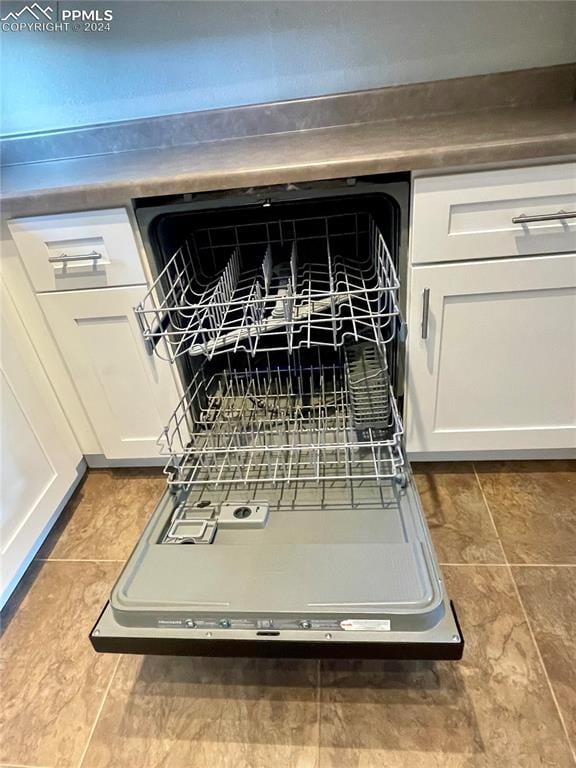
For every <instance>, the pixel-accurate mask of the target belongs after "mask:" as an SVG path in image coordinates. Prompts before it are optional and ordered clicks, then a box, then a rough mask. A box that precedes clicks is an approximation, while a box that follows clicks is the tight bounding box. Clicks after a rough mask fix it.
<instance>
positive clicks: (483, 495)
mask: <svg viewBox="0 0 576 768" xmlns="http://www.w3.org/2000/svg"><path fill="white" fill-rule="evenodd" d="M472 469H473V470H474V477H475V478H476V482H477V483H478V488H479V489H480V494H481V496H482V501H483V502H484V506H485V507H486V511H487V512H488V517H489V518H490V522H491V523H492V527H493V528H494V532H495V534H496V537H497V539H498V541H499V542H500V549H501V550H502V554H503V555H504V560H505V562H506V563H508V555H507V554H506V551H505V550H504V544H503V543H502V539H501V538H500V533H499V532H498V528H497V527H496V521H495V520H494V515H493V514H492V510H491V509H490V504H488V499H487V498H486V494H485V493H484V488H483V486H482V483H481V482H480V478H479V477H478V472H477V471H476V464H474V462H472Z"/></svg>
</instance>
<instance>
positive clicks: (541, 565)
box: [438, 563, 576, 568]
mask: <svg viewBox="0 0 576 768" xmlns="http://www.w3.org/2000/svg"><path fill="white" fill-rule="evenodd" d="M438 565H439V566H440V567H441V568H443V567H444V566H450V568H454V567H456V568H462V567H464V568H466V567H468V568H508V567H510V568H576V563H438Z"/></svg>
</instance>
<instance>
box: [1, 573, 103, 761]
mask: <svg viewBox="0 0 576 768" xmlns="http://www.w3.org/2000/svg"><path fill="white" fill-rule="evenodd" d="M117 572H118V565H117V564H114V563H41V564H40V563H34V564H33V565H32V566H31V568H30V569H29V571H28V573H27V574H26V576H25V577H24V579H23V581H22V582H21V583H20V585H19V586H18V587H17V589H16V591H15V593H14V594H13V596H12V598H11V600H10V601H9V603H8V605H7V607H6V609H5V610H4V612H3V614H2V618H3V632H2V638H1V640H0V659H1V665H2V671H1V702H2V703H1V706H0V762H2V761H4V762H7V763H10V762H12V763H16V764H24V765H38V766H58V767H60V766H64V767H66V766H75V765H76V764H77V763H78V760H79V758H80V756H81V754H82V751H83V749H84V746H85V744H86V742H87V740H88V736H89V733H90V729H91V728H92V725H93V723H94V721H95V719H96V715H97V712H98V708H99V706H100V704H101V701H102V698H103V694H104V691H105V689H106V686H107V685H108V682H109V680H110V677H111V674H112V671H113V668H114V664H115V659H114V657H111V656H100V655H98V654H96V653H95V652H94V651H93V650H92V647H91V645H90V641H89V640H88V633H89V631H90V629H91V627H92V625H93V624H94V621H95V620H96V618H97V616H98V614H99V612H100V609H101V607H102V605H103V604H104V602H105V601H106V599H107V597H108V593H109V591H110V588H111V586H112V583H113V581H114V579H115V578H116V575H117Z"/></svg>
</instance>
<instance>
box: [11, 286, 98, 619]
mask: <svg viewBox="0 0 576 768" xmlns="http://www.w3.org/2000/svg"><path fill="white" fill-rule="evenodd" d="M0 314H1V319H2V329H1V334H2V336H1V338H2V357H1V369H0V374H1V376H0V378H1V382H0V387H1V391H0V402H1V404H2V418H1V420H0V421H1V435H2V442H1V445H0V453H1V472H0V475H1V479H2V481H1V484H0V485H1V491H0V553H1V558H0V559H1V565H0V606H1V605H3V604H4V602H5V601H6V599H7V598H8V596H9V594H10V592H11V591H12V589H13V588H14V586H15V585H16V582H17V581H18V579H19V578H20V576H21V575H22V573H23V571H24V569H25V568H26V566H27V565H28V563H29V562H30V559H31V558H32V557H33V556H34V554H35V552H36V550H37V548H38V547H39V546H40V544H41V542H42V539H43V538H44V536H45V535H46V533H47V532H48V530H49V529H50V527H51V525H52V523H53V522H54V521H55V519H56V516H57V515H58V514H59V512H60V511H61V510H62V507H63V505H64V503H65V501H66V500H67V498H68V496H69V494H70V493H71V491H72V489H73V488H74V486H75V484H76V482H77V480H78V479H79V477H80V476H81V474H82V472H83V470H84V462H83V460H82V453H81V451H80V448H79V446H78V445H77V443H76V440H75V438H74V436H73V434H72V432H71V430H70V427H69V425H68V422H67V421H66V418H65V416H64V414H63V413H62V411H61V409H60V405H59V403H58V401H57V399H56V397H55V395H54V392H53V390H52V387H51V385H50V383H49V381H48V379H47V377H46V374H45V372H44V369H43V368H42V365H41V364H40V361H39V360H38V358H37V356H36V353H35V350H34V347H33V346H32V343H31V341H30V338H29V337H28V334H27V332H26V330H25V328H24V326H23V324H22V321H21V319H20V316H19V315H18V312H17V310H16V307H15V306H14V304H13V302H12V299H11V297H10V295H9V294H8V291H7V290H6V289H5V287H4V286H3V285H2V283H0Z"/></svg>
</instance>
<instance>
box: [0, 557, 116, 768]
mask: <svg viewBox="0 0 576 768" xmlns="http://www.w3.org/2000/svg"><path fill="white" fill-rule="evenodd" d="M35 560H36V562H37V563H125V562H126V560H125V559H124V560H118V559H115V558H111V559H108V560H105V559H102V560H95V559H94V558H91V557H87V558H82V557H37V558H35ZM0 768H1V766H0Z"/></svg>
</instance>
